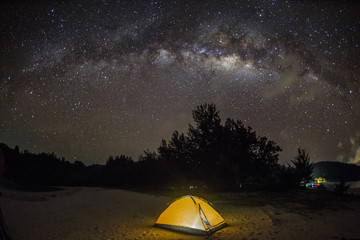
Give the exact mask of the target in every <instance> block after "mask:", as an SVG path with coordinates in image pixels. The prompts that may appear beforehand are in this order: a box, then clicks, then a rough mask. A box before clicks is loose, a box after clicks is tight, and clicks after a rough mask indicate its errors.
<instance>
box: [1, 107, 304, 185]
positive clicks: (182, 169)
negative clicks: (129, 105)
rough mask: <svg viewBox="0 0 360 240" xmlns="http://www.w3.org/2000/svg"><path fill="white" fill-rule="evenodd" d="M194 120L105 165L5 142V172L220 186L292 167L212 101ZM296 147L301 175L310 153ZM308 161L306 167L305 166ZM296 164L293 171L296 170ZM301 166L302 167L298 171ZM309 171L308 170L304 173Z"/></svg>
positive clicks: (22, 176)
mask: <svg viewBox="0 0 360 240" xmlns="http://www.w3.org/2000/svg"><path fill="white" fill-rule="evenodd" d="M192 117H193V119H194V125H189V128H188V130H187V132H186V133H179V132H178V131H174V133H173V134H172V136H171V139H170V140H169V141H166V140H162V141H161V143H160V146H159V147H158V149H157V151H156V152H151V151H145V152H144V154H143V155H141V156H140V157H139V159H138V161H133V160H132V159H131V158H129V157H126V156H124V155H121V156H115V157H113V156H110V157H109V158H108V160H107V161H106V164H105V165H91V166H85V165H84V164H83V163H82V162H79V161H76V162H74V163H70V162H68V161H65V159H64V158H61V159H59V158H57V157H56V155H55V154H54V153H51V154H45V153H42V154H32V153H29V152H28V151H24V152H22V153H20V152H19V148H18V147H16V148H15V150H12V149H10V148H7V146H6V147H3V148H4V149H5V148H6V150H5V151H4V155H5V159H6V160H7V166H6V172H5V176H6V177H7V178H9V179H12V180H14V181H17V182H22V183H25V182H29V183H36V184H44V185H80V186H83V185H87V186H93V185H100V186H116V187H142V188H143V187H151V188H159V187H167V188H168V187H184V186H190V185H193V186H198V187H205V188H212V189H218V190H226V189H227V190H234V189H239V187H256V188H262V189H263V188H266V189H274V188H279V186H281V187H280V188H282V187H285V186H282V185H281V183H282V182H283V179H288V178H291V174H290V173H292V172H291V171H289V169H288V168H285V167H283V166H281V165H279V164H278V160H279V153H280V152H281V148H280V147H279V146H277V145H276V143H275V142H273V141H270V140H268V139H267V138H266V137H263V136H258V135H257V134H256V132H255V131H254V130H253V129H252V128H251V127H249V126H248V127H245V126H244V124H243V123H242V122H241V121H240V120H234V119H231V118H228V119H226V121H225V123H224V124H222V123H221V118H220V115H219V111H217V109H216V106H215V105H214V104H203V105H200V106H198V107H197V108H196V109H195V110H194V111H193V112H192ZM304 154H305V152H302V151H300V150H299V157H298V158H297V160H296V161H293V163H294V164H295V166H296V167H295V168H294V172H296V173H297V174H299V175H304V174H305V173H302V172H301V171H302V170H301V169H303V168H302V167H303V166H302V165H301V164H305V168H304V169H303V170H304V171H305V170H309V169H308V167H309V166H308V165H306V164H307V163H308V162H307V161H308V155H306V154H305V155H304ZM306 166H307V168H306ZM295 170H296V171H295ZM300 170H301V171H300ZM307 175H308V172H306V176H307Z"/></svg>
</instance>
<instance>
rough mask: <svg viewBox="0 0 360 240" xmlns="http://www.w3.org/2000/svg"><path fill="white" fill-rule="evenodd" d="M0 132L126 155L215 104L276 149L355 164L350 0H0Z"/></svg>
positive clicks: (358, 107) (359, 75)
mask: <svg viewBox="0 0 360 240" xmlns="http://www.w3.org/2000/svg"><path fill="white" fill-rule="evenodd" d="M0 11H1V25H0V27H1V48H0V53H1V54H0V59H1V60H0V77H1V79H0V142H4V143H6V144H8V145H9V146H10V147H14V146H15V145H19V146H20V150H24V149H28V150H29V151H31V152H34V153H38V152H55V153H56V154H57V156H59V157H61V156H64V157H65V158H66V160H69V161H74V160H80V161H82V162H84V163H85V164H93V163H100V164H103V163H105V161H106V159H107V158H108V157H109V156H110V155H121V154H125V155H128V156H131V157H133V159H134V160H136V159H137V158H138V156H139V155H140V154H142V153H143V151H144V150H147V149H149V150H156V149H157V147H158V146H159V145H160V142H161V139H166V140H169V138H170V137H171V134H172V132H173V131H174V130H178V131H180V132H184V133H185V132H186V131H187V128H188V124H189V123H191V122H192V118H191V111H192V110H194V109H195V108H196V106H198V105H200V104H202V103H215V104H216V106H217V109H218V110H219V111H220V115H221V117H222V119H223V121H224V120H225V119H226V118H227V117H231V118H234V119H238V120H241V121H243V123H244V124H245V125H246V126H247V125H249V126H251V127H252V128H253V129H254V130H255V131H256V132H257V133H258V134H259V135H261V136H266V137H268V138H269V139H270V140H274V141H275V142H276V143H277V144H278V145H279V146H280V147H281V148H282V149H283V152H282V153H281V155H280V162H282V163H285V162H286V161H289V160H291V159H292V158H293V157H295V155H296V153H297V151H296V150H297V148H298V147H301V148H305V149H306V150H307V151H308V152H309V153H310V156H311V159H312V160H313V161H315V162H316V161H343V162H349V163H356V162H360V99H359V97H360V64H359V61H360V46H359V44H360V2H359V1H303V0H302V1H285V0H284V1H279V0H267V1H256V0H251V1H245V0H241V1H171V0H169V1H140V0H139V1H110V0H103V1H100V0H99V1H92V0H86V1H85V0H84V1H79V0H73V1H5V3H1V10H0Z"/></svg>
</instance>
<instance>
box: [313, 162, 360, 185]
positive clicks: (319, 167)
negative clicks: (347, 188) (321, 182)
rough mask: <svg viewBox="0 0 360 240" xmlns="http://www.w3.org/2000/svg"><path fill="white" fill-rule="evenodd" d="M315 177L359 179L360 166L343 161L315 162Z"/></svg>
mask: <svg viewBox="0 0 360 240" xmlns="http://www.w3.org/2000/svg"><path fill="white" fill-rule="evenodd" d="M313 176H314V177H323V178H325V179H326V180H327V181H340V180H344V181H359V180H360V166H357V165H355V164H348V163H341V162H317V163H314V172H313Z"/></svg>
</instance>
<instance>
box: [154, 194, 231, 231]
mask: <svg viewBox="0 0 360 240" xmlns="http://www.w3.org/2000/svg"><path fill="white" fill-rule="evenodd" d="M155 226H158V227H163V228H168V229H172V230H176V231H183V232H187V233H192V234H210V233H213V232H215V231H217V230H219V229H221V228H223V227H225V226H226V222H225V220H224V219H223V218H222V217H221V216H220V214H219V213H218V212H216V211H215V209H214V208H212V207H211V206H210V203H208V202H207V201H205V200H204V199H201V198H199V197H195V196H183V197H181V198H178V199H176V200H175V201H173V202H172V203H171V204H170V205H169V206H168V208H167V209H166V210H165V211H164V212H163V213H162V214H161V215H160V217H159V218H158V220H157V221H156V223H155Z"/></svg>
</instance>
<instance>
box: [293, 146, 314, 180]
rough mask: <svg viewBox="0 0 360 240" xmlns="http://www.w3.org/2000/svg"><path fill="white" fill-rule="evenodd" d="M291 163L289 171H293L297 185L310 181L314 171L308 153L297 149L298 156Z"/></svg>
mask: <svg viewBox="0 0 360 240" xmlns="http://www.w3.org/2000/svg"><path fill="white" fill-rule="evenodd" d="M291 163H292V165H291V166H290V169H291V170H292V171H293V175H294V177H295V180H296V183H297V184H300V182H308V181H310V180H312V177H311V175H312V173H313V170H314V164H313V163H312V162H311V160H310V156H309V153H307V152H306V151H305V149H300V148H298V154H297V156H296V157H295V158H294V160H292V161H291Z"/></svg>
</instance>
